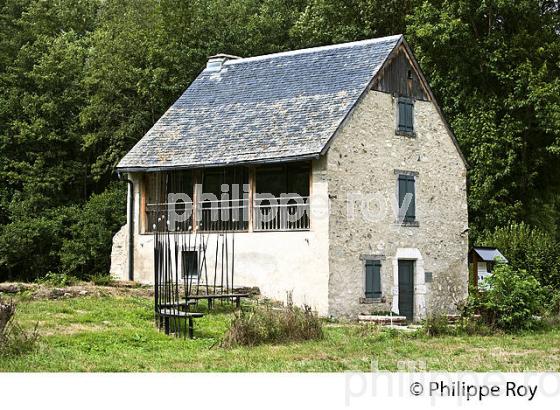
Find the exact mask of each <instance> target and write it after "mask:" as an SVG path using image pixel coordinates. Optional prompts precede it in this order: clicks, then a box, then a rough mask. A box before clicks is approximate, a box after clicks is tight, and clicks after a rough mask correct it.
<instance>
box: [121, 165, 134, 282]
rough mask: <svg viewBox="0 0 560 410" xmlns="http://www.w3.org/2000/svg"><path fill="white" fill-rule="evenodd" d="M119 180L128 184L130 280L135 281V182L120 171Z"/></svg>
mask: <svg viewBox="0 0 560 410" xmlns="http://www.w3.org/2000/svg"><path fill="white" fill-rule="evenodd" d="M118 176H119V180H121V181H126V183H127V184H128V255H127V256H128V280H129V281H131V282H132V281H134V182H132V180H130V179H128V178H124V177H123V176H122V174H121V173H120V172H119V173H118Z"/></svg>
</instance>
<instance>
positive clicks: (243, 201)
mask: <svg viewBox="0 0 560 410" xmlns="http://www.w3.org/2000/svg"><path fill="white" fill-rule="evenodd" d="M248 184H249V170H248V168H246V167H224V168H209V169H206V170H204V172H203V176H202V192H201V196H200V197H199V202H200V209H199V211H200V212H199V215H198V222H199V225H198V227H199V229H200V230H202V231H213V232H216V231H246V230H247V229H248V228H249V210H248V205H249V193H248ZM223 185H226V186H227V190H224V191H223V192H222V187H223ZM223 188H226V187H223ZM246 189H247V192H246V191H245V190H246ZM222 196H223V199H222Z"/></svg>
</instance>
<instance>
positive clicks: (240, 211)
mask: <svg viewBox="0 0 560 410" xmlns="http://www.w3.org/2000/svg"><path fill="white" fill-rule="evenodd" d="M252 208H253V209H252V212H253V230H254V231H306V230H309V228H310V218H309V209H310V208H309V197H292V198H290V197H288V198H277V199H271V198H257V199H255V200H254V201H253V207H252ZM172 209H173V204H171V203H159V204H147V205H146V232H154V231H156V230H157V231H175V232H189V231H192V227H193V216H194V215H195V212H196V221H197V226H198V230H200V231H205V232H221V231H248V230H249V215H250V212H251V209H249V201H248V200H247V199H230V200H216V201H204V202H200V203H198V206H197V207H196V209H193V206H192V203H190V202H177V203H175V204H174V211H175V214H176V217H175V221H173V218H172V215H170V214H169V211H170V210H172ZM185 212H187V214H185ZM173 228H174V229H173Z"/></svg>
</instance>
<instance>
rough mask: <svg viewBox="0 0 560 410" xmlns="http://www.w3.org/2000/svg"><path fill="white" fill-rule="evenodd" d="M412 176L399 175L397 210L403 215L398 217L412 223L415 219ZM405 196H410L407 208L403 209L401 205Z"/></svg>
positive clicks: (414, 193)
mask: <svg viewBox="0 0 560 410" xmlns="http://www.w3.org/2000/svg"><path fill="white" fill-rule="evenodd" d="M414 185H415V181H414V176H412V175H399V209H400V212H402V213H403V214H401V215H399V216H400V217H401V218H402V217H404V220H405V221H414V220H415V219H416V188H415V186H414ZM406 194H411V195H412V198H411V199H410V204H409V205H408V208H407V209H406V210H405V209H403V203H404V200H405V198H406Z"/></svg>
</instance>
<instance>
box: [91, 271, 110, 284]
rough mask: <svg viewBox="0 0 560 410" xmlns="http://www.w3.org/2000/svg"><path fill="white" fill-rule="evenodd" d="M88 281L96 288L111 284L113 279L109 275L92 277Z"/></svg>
mask: <svg viewBox="0 0 560 410" xmlns="http://www.w3.org/2000/svg"><path fill="white" fill-rule="evenodd" d="M90 280H91V282H92V283H93V284H94V285H97V286H109V285H110V284H111V283H112V282H113V278H112V277H111V275H109V274H105V275H104V274H98V275H92V276H91V277H90Z"/></svg>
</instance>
